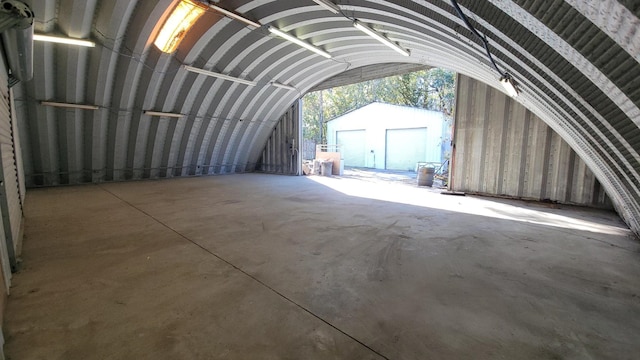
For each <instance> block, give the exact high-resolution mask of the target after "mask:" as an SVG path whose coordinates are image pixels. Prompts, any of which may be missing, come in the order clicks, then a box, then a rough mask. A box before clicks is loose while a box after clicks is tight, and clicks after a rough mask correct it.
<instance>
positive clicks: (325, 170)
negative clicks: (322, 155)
mask: <svg viewBox="0 0 640 360" xmlns="http://www.w3.org/2000/svg"><path fill="white" fill-rule="evenodd" d="M320 167H321V169H322V170H321V173H322V176H331V173H332V172H333V161H331V160H329V161H323V162H322V164H321V166H320Z"/></svg>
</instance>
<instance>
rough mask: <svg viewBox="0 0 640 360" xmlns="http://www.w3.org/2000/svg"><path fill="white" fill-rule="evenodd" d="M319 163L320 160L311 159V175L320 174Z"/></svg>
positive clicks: (320, 162)
mask: <svg viewBox="0 0 640 360" xmlns="http://www.w3.org/2000/svg"><path fill="white" fill-rule="evenodd" d="M320 164H322V161H321V160H313V175H320Z"/></svg>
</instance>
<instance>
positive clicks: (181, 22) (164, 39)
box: [154, 0, 207, 53]
mask: <svg viewBox="0 0 640 360" xmlns="http://www.w3.org/2000/svg"><path fill="white" fill-rule="evenodd" d="M206 10H207V8H206V7H205V5H203V4H201V3H199V2H195V1H192V0H182V1H180V2H179V3H178V5H176V7H175V9H173V12H171V15H169V17H168V18H167V20H166V21H165V22H164V25H162V29H160V32H159V33H158V36H157V37H156V41H154V44H155V45H156V47H158V49H160V51H162V52H165V53H172V52H174V51H176V49H177V48H178V45H180V42H181V41H182V39H183V38H184V36H185V35H186V34H187V31H189V29H190V28H191V27H192V26H193V24H195V22H196V20H198V18H200V16H202V14H204V12H205V11H206Z"/></svg>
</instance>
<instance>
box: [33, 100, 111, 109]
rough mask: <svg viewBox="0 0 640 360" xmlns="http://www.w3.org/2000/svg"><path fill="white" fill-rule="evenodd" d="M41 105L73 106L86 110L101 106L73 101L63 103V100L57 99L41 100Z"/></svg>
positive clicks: (73, 107)
mask: <svg viewBox="0 0 640 360" xmlns="http://www.w3.org/2000/svg"><path fill="white" fill-rule="evenodd" d="M40 105H44V106H54V107H63V108H72V109H84V110H98V109H99V108H100V107H99V106H97V105H85V104H71V103H61V102H55V101H40Z"/></svg>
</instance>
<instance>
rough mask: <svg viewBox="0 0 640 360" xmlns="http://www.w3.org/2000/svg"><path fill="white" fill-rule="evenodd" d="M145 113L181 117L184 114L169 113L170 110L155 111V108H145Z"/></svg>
mask: <svg viewBox="0 0 640 360" xmlns="http://www.w3.org/2000/svg"><path fill="white" fill-rule="evenodd" d="M144 114H145V115H149V116H166V117H172V118H181V117H183V116H184V115H183V114H179V113H168V112H162V111H153V110H145V111H144Z"/></svg>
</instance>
